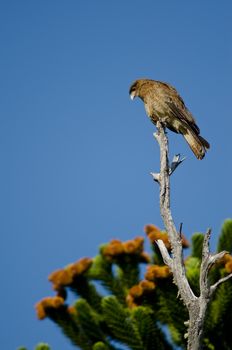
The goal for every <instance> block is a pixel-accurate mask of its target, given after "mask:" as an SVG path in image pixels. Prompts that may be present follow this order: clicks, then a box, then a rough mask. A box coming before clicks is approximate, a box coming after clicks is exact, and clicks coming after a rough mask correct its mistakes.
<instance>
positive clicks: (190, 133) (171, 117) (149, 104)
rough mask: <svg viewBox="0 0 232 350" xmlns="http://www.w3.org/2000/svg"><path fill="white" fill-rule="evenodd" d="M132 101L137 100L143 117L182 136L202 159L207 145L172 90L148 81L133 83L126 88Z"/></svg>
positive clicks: (178, 96) (193, 120)
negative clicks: (128, 88)
mask: <svg viewBox="0 0 232 350" xmlns="http://www.w3.org/2000/svg"><path fill="white" fill-rule="evenodd" d="M129 93H130V96H131V98H132V99H134V98H135V97H140V98H141V99H142V100H143V102H144V105H145V110H146V113H147V115H148V116H149V117H150V119H151V121H152V122H153V123H154V124H156V122H157V121H158V120H160V122H161V123H162V124H163V125H165V126H166V127H167V128H169V129H170V130H172V131H174V132H176V133H180V134H182V135H183V136H184V138H185V140H186V141H187V143H188V144H189V146H190V148H191V149H192V151H193V153H194V154H195V156H196V157H197V158H198V159H202V158H203V157H204V156H205V152H206V150H207V149H209V148H210V145H209V143H208V142H207V141H206V140H205V139H204V138H203V137H202V136H200V129H199V127H198V126H197V124H196V121H195V119H194V118H193V116H192V114H191V112H190V111H189V110H188V108H187V107H186V106H185V104H184V101H183V99H182V98H181V97H180V95H179V94H178V92H177V91H176V89H175V88H174V87H172V86H171V85H169V84H167V83H163V82H161V81H155V80H151V79H140V80H136V81H135V82H134V83H133V84H132V85H131V87H130V91H129Z"/></svg>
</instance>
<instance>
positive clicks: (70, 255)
mask: <svg viewBox="0 0 232 350" xmlns="http://www.w3.org/2000/svg"><path fill="white" fill-rule="evenodd" d="M231 13H232V5H231V1H229V0H228V1H223V2H221V3H220V4H219V2H218V1H209V0H207V1H204V2H203V1H192V2H186V1H183V0H181V1H175V2H174V1H162V2H161V1H154V0H153V1H149V0H145V1H138V0H133V1H131V0H128V1H117V2H116V1H106V0H99V1H74V0H70V1H59V0H57V1H44V0H41V1H24V0H22V1H12V0H9V1H5V2H1V5H0V39H1V58H0V62H1V65H0V76H1V79H0V80H1V82H0V89H1V94H0V96H1V104H0V159H1V171H0V179H1V181H0V198H1V199H0V206H1V207H0V228H1V245H0V250H1V252H0V259H1V265H0V266H1V276H2V277H1V278H2V282H1V291H0V293H1V301H2V306H1V318H0V322H1V335H0V343H1V346H2V347H4V349H5V350H12V349H16V348H17V347H18V346H19V345H25V346H27V347H28V348H29V349H32V348H33V347H34V345H35V344H36V343H38V342H39V341H44V342H48V343H49V344H50V345H51V346H52V349H53V350H63V349H66V350H71V349H73V347H72V346H71V345H70V344H69V342H68V341H67V340H66V338H65V337H63V336H62V335H61V333H60V332H59V330H58V329H57V328H56V327H55V326H54V325H53V324H52V323H51V322H50V321H47V320H45V321H42V322H40V321H38V320H37V319H36V316H35V312H34V308H33V306H34V304H35V302H36V301H38V300H39V299H41V298H42V297H44V296H47V295H52V290H51V286H50V285H49V282H48V281H47V276H48V274H49V273H50V272H51V271H53V270H55V269H57V268H60V267H63V266H64V265H66V264H68V263H70V262H72V261H75V260H77V259H79V258H80V257H83V256H94V255H95V254H96V253H97V247H98V246H99V244H101V243H102V242H107V241H109V240H110V239H112V238H116V237H117V238H120V239H123V240H126V239H130V238H133V237H134V236H136V235H143V226H144V225H145V224H147V223H155V224H156V225H158V226H160V227H162V221H161V219H160V213H159V203H158V186H157V185H156V184H155V183H153V182H152V179H151V177H150V175H149V172H150V171H157V170H158V168H159V149H158V146H157V144H156V141H155V140H154V139H153V136H152V134H153V132H154V126H153V125H152V124H151V123H150V121H149V120H148V118H147V117H146V115H145V111H144V107H143V104H142V103H141V101H139V100H136V101H134V102H133V103H132V102H131V101H130V99H129V96H128V89H129V85H130V84H131V82H132V81H133V80H135V79H137V78H141V77H148V78H152V79H157V80H163V81H167V82H169V83H171V84H173V85H174V86H175V87H176V88H177V89H178V91H179V92H180V94H181V95H182V97H183V98H184V100H185V102H186V104H187V106H188V107H189V109H190V110H191V111H192V113H193V114H194V115H195V117H196V119H197V122H198V125H199V126H200V128H201V133H202V135H203V136H204V137H205V138H206V139H207V140H208V141H209V142H210V143H211V150H210V151H209V152H208V154H207V155H206V157H205V159H204V160H203V161H198V160H196V159H195V158H194V155H193V154H192V153H191V151H190V150H189V148H188V146H187V145H186V143H185V142H184V140H183V138H182V137H181V136H179V135H175V134H172V133H169V135H170V153H171V154H172V155H173V154H174V153H179V152H180V153H181V154H183V155H186V156H187V160H186V162H185V163H184V165H183V166H182V167H180V168H179V169H178V171H177V172H176V173H175V174H174V175H173V178H172V208H173V215H174V218H175V221H176V223H177V225H179V223H180V222H183V224H184V226H183V231H184V232H185V234H186V235H187V236H188V237H190V235H191V234H192V233H193V232H195V231H200V232H205V230H206V229H207V228H208V227H209V226H210V227H212V229H213V242H212V243H213V244H212V246H213V247H215V241H216V239H217V234H218V232H219V230H220V227H221V224H222V222H223V220H224V219H225V218H228V217H231V216H232V213H231V198H232V190H231V175H232V164H231V151H232V137H231V128H232V117H231V106H230V102H231V96H232V94H231V93H232V88H231V78H232V63H231V62H232V46H231V39H232V38H231V36H232V35H231V33H232V30H231V23H232V15H231Z"/></svg>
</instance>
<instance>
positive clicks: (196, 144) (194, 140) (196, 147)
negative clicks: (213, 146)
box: [183, 128, 210, 159]
mask: <svg viewBox="0 0 232 350" xmlns="http://www.w3.org/2000/svg"><path fill="white" fill-rule="evenodd" d="M183 136H184V138H185V140H186V141H187V142H188V144H189V146H190V148H191V150H192V151H193V153H194V154H195V156H196V157H197V159H203V158H204V156H205V153H206V151H207V150H208V149H209V148H210V144H209V143H208V141H206V140H205V139H204V138H203V137H202V136H200V135H197V134H196V132H194V131H193V130H192V129H190V128H188V129H186V130H185V133H183Z"/></svg>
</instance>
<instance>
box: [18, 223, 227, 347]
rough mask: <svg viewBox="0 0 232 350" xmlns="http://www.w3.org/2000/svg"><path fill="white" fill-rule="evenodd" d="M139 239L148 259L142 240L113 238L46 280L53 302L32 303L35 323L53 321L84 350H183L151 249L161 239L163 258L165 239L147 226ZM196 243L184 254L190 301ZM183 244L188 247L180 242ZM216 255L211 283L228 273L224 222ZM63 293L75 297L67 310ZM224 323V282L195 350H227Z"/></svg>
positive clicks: (170, 290)
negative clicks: (198, 349)
mask: <svg viewBox="0 0 232 350" xmlns="http://www.w3.org/2000/svg"><path fill="white" fill-rule="evenodd" d="M145 232H146V235H147V237H148V239H149V241H150V243H151V250H152V253H151V254H148V253H146V252H145V251H144V239H143V237H136V238H134V239H132V240H129V241H126V242H121V241H120V240H116V239H115V240H112V241H111V242H109V243H108V244H104V245H102V246H101V247H100V250H99V254H98V255H97V256H96V257H95V258H93V259H90V258H82V259H80V260H79V261H77V262H75V263H72V264H70V265H68V266H66V267H65V268H63V269H59V270H57V271H54V272H53V273H51V274H50V276H49V281H50V282H51V283H52V286H53V289H54V291H55V292H56V295H55V296H51V297H46V298H44V299H42V300H41V301H39V302H38V303H37V304H36V311H37V316H38V318H39V319H40V320H42V319H44V318H49V319H50V320H52V321H53V322H55V323H56V324H57V325H58V326H59V327H60V329H61V330H62V332H63V333H64V335H66V336H67V337H68V338H69V339H70V341H71V342H72V343H73V344H74V345H76V347H77V348H80V349H83V350H117V349H122V347H123V348H127V349H131V350H153V349H159V350H169V349H170V350H171V349H175V348H176V346H178V347H179V348H181V349H186V337H185V333H186V325H185V324H186V321H187V320H188V313H187V310H186V309H185V307H184V305H183V303H182V301H181V300H180V299H179V297H178V290H177V287H176V286H175V284H173V281H172V274H171V272H170V270H169V268H168V267H167V266H166V265H164V263H163V261H162V258H161V256H160V253H159V250H158V249H157V247H156V243H155V241H156V240H157V239H162V240H163V242H164V244H165V246H166V247H167V249H168V250H169V251H170V243H169V241H168V236H167V234H166V232H162V231H161V230H160V229H158V228H157V227H155V226H154V225H147V226H145ZM202 243H203V234H201V233H195V234H194V235H193V236H192V244H191V254H190V255H189V256H188V257H187V258H186V259H185V267H186V273H187V277H188V280H189V282H190V285H191V288H192V289H193V291H194V293H195V294H196V295H198V293H199V269H200V264H201V251H202ZM182 245H183V247H184V248H188V247H189V243H188V241H187V240H186V239H185V237H184V236H183V237H182ZM217 248H218V251H221V250H227V251H228V254H227V255H225V257H224V258H223V259H222V260H221V261H220V263H218V264H217V266H214V267H213V268H212V270H211V274H210V278H211V280H212V282H213V281H215V282H216V281H217V280H218V278H219V277H220V278H221V277H223V276H226V275H227V274H229V273H231V272H232V255H231V254H232V220H231V219H228V220H226V221H225V222H224V224H223V226H222V230H221V234H220V236H219V241H218V247H217ZM144 264H145V265H146V269H145V268H143V265H144ZM100 285H101V286H102V287H103V288H102V287H101V288H99V286H100ZM99 290H101V292H99ZM70 292H71V293H74V294H75V295H76V296H77V300H76V302H75V303H74V304H73V305H68V303H67V302H66V297H67V294H68V293H70ZM231 324H232V281H231V280H228V281H226V282H225V283H223V284H221V285H220V286H219V288H218V289H217V291H216V292H215V293H214V295H213V299H212V301H211V303H210V307H209V310H208V314H207V319H206V323H205V330H204V339H203V344H202V348H203V349H204V350H206V349H211V350H217V349H220V350H227V349H231V344H232V332H231V331H230V327H231ZM35 349H36V350H50V348H49V346H48V345H47V344H38V345H37V347H36V348H35ZM20 350H26V349H25V348H20ZM54 350H55V349H54Z"/></svg>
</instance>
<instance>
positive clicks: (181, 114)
mask: <svg viewBox="0 0 232 350" xmlns="http://www.w3.org/2000/svg"><path fill="white" fill-rule="evenodd" d="M166 103H167V105H168V107H169V109H170V112H171V113H172V114H173V116H174V117H175V118H178V119H180V120H181V121H184V122H185V123H186V122H187V123H188V124H189V125H190V126H191V128H192V129H193V130H194V131H195V132H196V133H197V134H199V133H200V129H199V128H198V126H197V125H196V122H195V119H194V118H193V116H192V114H191V113H190V112H189V111H188V109H187V108H186V107H185V106H184V108H183V107H182V106H178V105H177V103H175V102H174V101H173V99H172V98H171V99H170V98H169V100H168V101H167V102H166Z"/></svg>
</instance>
